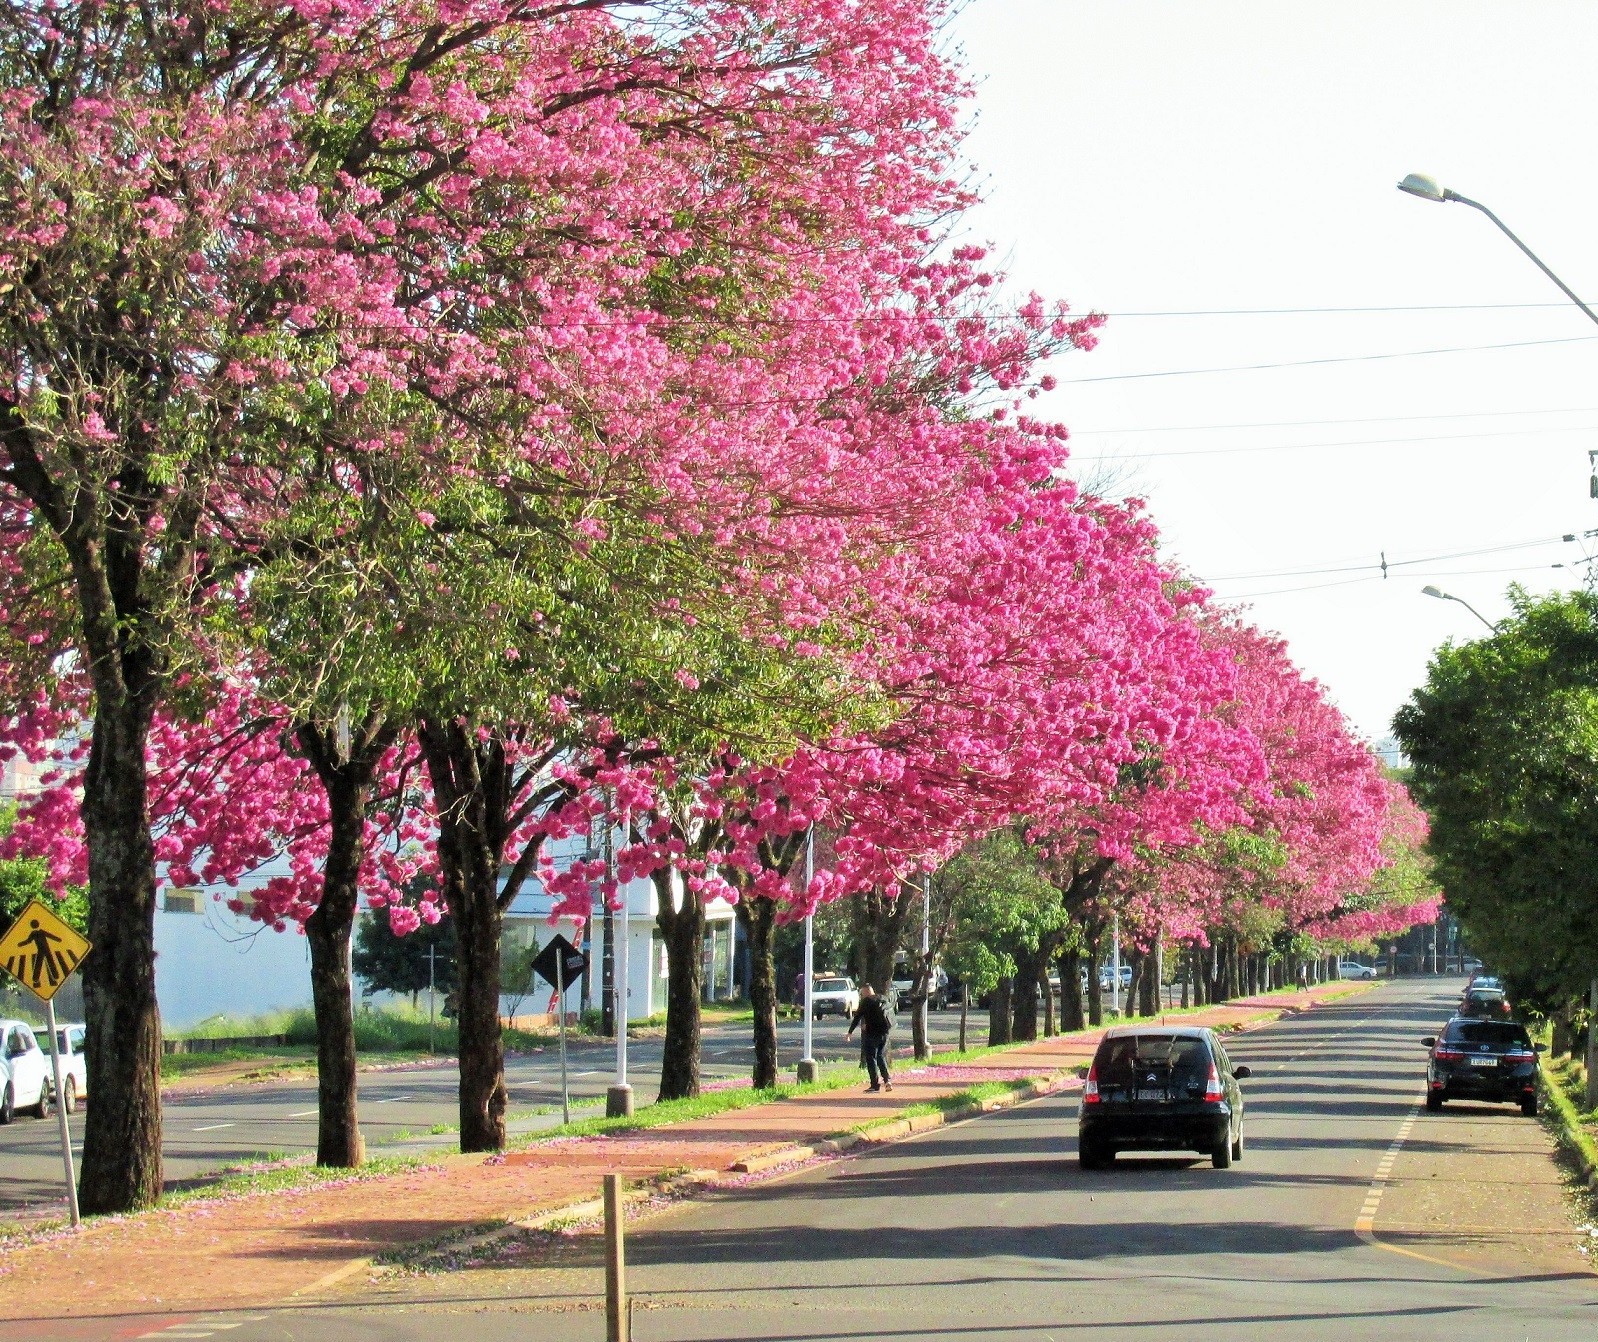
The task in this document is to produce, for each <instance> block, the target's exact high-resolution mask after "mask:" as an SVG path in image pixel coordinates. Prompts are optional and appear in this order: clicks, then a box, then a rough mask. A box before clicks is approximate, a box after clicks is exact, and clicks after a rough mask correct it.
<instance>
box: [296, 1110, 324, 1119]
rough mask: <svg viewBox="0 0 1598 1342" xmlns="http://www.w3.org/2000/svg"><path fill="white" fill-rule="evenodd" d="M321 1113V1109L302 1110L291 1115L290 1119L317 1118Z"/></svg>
mask: <svg viewBox="0 0 1598 1342" xmlns="http://www.w3.org/2000/svg"><path fill="white" fill-rule="evenodd" d="M321 1112H322V1111H321V1110H320V1109H301V1110H300V1112H299V1113H297V1114H290V1115H289V1117H290V1118H315V1117H316V1116H317V1114H319V1113H321Z"/></svg>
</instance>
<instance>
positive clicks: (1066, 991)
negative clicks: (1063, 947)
mask: <svg viewBox="0 0 1598 1342" xmlns="http://www.w3.org/2000/svg"><path fill="white" fill-rule="evenodd" d="M1059 965H1060V1029H1061V1031H1063V1032H1064V1033H1066V1034H1069V1033H1071V1032H1072V1031H1073V1030H1080V1029H1082V1028H1083V1027H1084V1026H1085V1025H1086V1024H1087V1021H1086V1020H1085V1019H1084V1017H1083V1013H1082V952H1081V951H1080V950H1079V949H1078V948H1077V947H1076V946H1074V945H1073V946H1072V947H1071V949H1070V950H1068V951H1065V952H1064V953H1062V954H1061V956H1060V959H1059Z"/></svg>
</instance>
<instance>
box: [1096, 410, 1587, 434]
mask: <svg viewBox="0 0 1598 1342" xmlns="http://www.w3.org/2000/svg"><path fill="white" fill-rule="evenodd" d="M1591 414H1598V405H1569V406H1548V407H1544V408H1541V409H1536V410H1455V411H1451V412H1449V413H1447V414H1437V415H1364V416H1361V417H1359V418H1357V419H1272V420H1254V421H1252V422H1250V423H1246V424H1152V425H1146V426H1140V427H1137V428H1131V429H1072V430H1071V437H1072V438H1086V437H1088V436H1089V435H1093V436H1095V437H1102V436H1104V435H1105V434H1118V433H1125V434H1133V433H1211V432H1220V431H1222V430H1232V429H1313V428H1319V427H1321V426H1322V425H1329V426H1330V425H1338V424H1406V423H1409V422H1411V421H1414V420H1428V419H1499V418H1502V417H1504V416H1506V415H1591Z"/></svg>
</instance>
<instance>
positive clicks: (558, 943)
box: [533, 932, 588, 1123]
mask: <svg viewBox="0 0 1598 1342" xmlns="http://www.w3.org/2000/svg"><path fill="white" fill-rule="evenodd" d="M587 964H588V957H587V956H586V955H584V954H583V953H582V952H581V951H580V950H578V949H577V948H576V947H575V946H573V945H572V944H571V942H569V941H567V940H566V938H565V937H563V936H561V934H560V933H559V932H557V933H555V935H554V936H552V937H551V938H550V939H549V942H548V943H547V944H546V945H545V947H544V949H543V950H541V951H539V952H538V954H537V955H536V956H535V957H534V958H533V973H535V974H537V975H538V977H539V978H541V979H543V980H544V982H546V983H548V984H549V985H550V986H551V987H553V988H554V989H555V997H556V1002H557V1003H558V1005H559V1007H560V1117H561V1122H563V1123H570V1122H571V1121H572V1111H571V1094H570V1092H569V1091H568V1090H567V1087H566V989H568V988H569V987H571V986H572V984H574V983H575V982H577V980H578V979H580V978H581V977H582V974H583V970H584V968H586V967H587Z"/></svg>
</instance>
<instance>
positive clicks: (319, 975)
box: [294, 713, 414, 1168]
mask: <svg viewBox="0 0 1598 1342" xmlns="http://www.w3.org/2000/svg"><path fill="white" fill-rule="evenodd" d="M338 735H339V734H338V732H337V731H336V730H335V729H330V728H326V727H322V726H320V725H318V724H316V723H313V722H302V723H301V724H300V725H299V726H298V727H297V728H296V729H295V732H294V737H295V741H296V743H297V745H298V747H299V750H300V753H301V754H303V755H304V756H305V758H306V759H307V760H308V761H309V762H310V764H311V767H312V768H313V769H314V770H315V771H316V775H317V778H318V780H319V781H320V783H321V785H322V790H323V792H324V793H325V795H326V797H327V812H328V841H327V858H326V860H325V861H324V862H323V864H322V896H321V900H320V902H319V903H318V904H317V908H316V912H315V913H313V914H312V915H311V917H310V918H309V919H307V920H306V923H305V938H306V941H307V942H308V943H309V946H310V951H311V1002H312V1006H313V1009H314V1010H315V1012H316V1163H317V1164H318V1165H330V1166H334V1167H338V1168H353V1167H355V1166H357V1165H360V1164H361V1163H362V1162H363V1161H364V1160H365V1158H366V1144H365V1142H364V1141H363V1139H362V1137H361V1128H360V1118H359V1113H358V1111H357V1106H356V1093H357V1084H356V1076H357V1071H356V1057H355V1013H354V1007H353V996H352V992H351V989H352V986H353V984H352V981H351V975H350V934H351V931H352V930H353V928H354V926H355V919H356V917H357V916H358V912H359V908H360V891H359V881H360V871H361V855H362V851H363V843H364V840H365V831H366V815H367V808H368V807H369V805H370V803H371V798H372V786H373V783H374V782H375V780H376V777H377V767H378V765H379V764H380V763H381V761H382V758H383V755H384V754H385V753H386V752H387V750H388V748H389V747H390V746H391V745H392V744H393V741H394V732H393V731H392V730H391V729H389V728H388V727H387V726H386V725H385V724H384V722H383V719H382V717H381V715H379V714H375V713H374V714H371V715H369V716H368V717H367V719H366V720H365V721H364V722H363V723H361V725H360V730H359V732H358V733H357V734H356V735H355V736H353V737H352V738H351V740H350V742H349V747H348V756H347V757H346V755H345V753H344V748H343V746H342V744H341V742H340V741H339V739H338ZM413 997H414V994H413Z"/></svg>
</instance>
